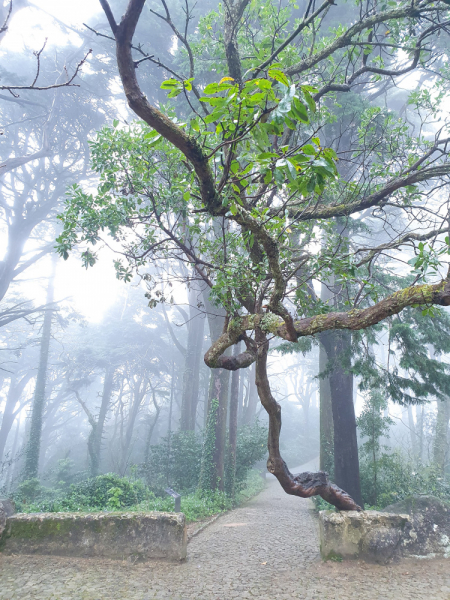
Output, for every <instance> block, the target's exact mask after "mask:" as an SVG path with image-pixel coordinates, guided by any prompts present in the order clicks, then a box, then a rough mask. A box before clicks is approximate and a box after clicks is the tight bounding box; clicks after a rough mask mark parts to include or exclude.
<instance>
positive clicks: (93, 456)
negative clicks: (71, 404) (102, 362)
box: [88, 366, 114, 477]
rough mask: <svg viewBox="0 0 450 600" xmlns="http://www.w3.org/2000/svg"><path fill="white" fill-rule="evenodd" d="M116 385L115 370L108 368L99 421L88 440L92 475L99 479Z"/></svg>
mask: <svg viewBox="0 0 450 600" xmlns="http://www.w3.org/2000/svg"><path fill="white" fill-rule="evenodd" d="M113 385H114V368H113V367H111V366H108V367H107V369H106V371H105V379H104V380H103V392H102V402H101V404H100V411H99V414H98V418H97V420H96V421H95V423H94V422H91V433H90V435H89V440H88V449H89V459H90V473H91V476H92V477H97V475H98V474H99V472H100V459H101V448H102V438H103V430H104V428H105V420H106V415H107V414H108V410H109V405H110V403H111V396H112V391H113Z"/></svg>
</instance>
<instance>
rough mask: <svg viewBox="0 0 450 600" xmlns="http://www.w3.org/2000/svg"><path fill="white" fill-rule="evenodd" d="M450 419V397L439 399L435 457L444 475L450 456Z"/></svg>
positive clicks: (437, 465)
mask: <svg viewBox="0 0 450 600" xmlns="http://www.w3.org/2000/svg"><path fill="white" fill-rule="evenodd" d="M449 420H450V399H449V398H447V399H446V400H438V401H437V416H436V435H435V438H434V448H433V459H434V463H435V465H436V467H437V468H438V469H439V472H440V473H441V474H442V475H443V474H444V473H445V469H446V466H447V462H448V457H449V443H448V423H449Z"/></svg>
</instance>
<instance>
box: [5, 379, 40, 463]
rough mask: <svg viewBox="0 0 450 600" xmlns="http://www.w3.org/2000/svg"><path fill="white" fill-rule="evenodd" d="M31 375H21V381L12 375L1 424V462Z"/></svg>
mask: <svg viewBox="0 0 450 600" xmlns="http://www.w3.org/2000/svg"><path fill="white" fill-rule="evenodd" d="M31 377H32V373H31V372H29V373H27V374H25V375H24V376H23V377H21V378H20V379H19V381H17V379H16V377H15V375H13V376H12V377H11V380H10V384H9V388H8V394H7V396H6V402H5V408H4V411H3V417H2V424H1V426H0V462H1V461H2V458H3V453H4V451H5V446H6V442H7V440H8V435H9V433H10V431H11V427H12V426H13V423H14V419H15V418H16V414H17V412H16V410H15V409H16V405H17V403H18V402H19V400H20V396H21V395H22V394H23V391H24V389H25V387H26V385H27V383H28V382H29V381H30V379H31Z"/></svg>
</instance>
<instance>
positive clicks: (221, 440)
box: [208, 369, 230, 491]
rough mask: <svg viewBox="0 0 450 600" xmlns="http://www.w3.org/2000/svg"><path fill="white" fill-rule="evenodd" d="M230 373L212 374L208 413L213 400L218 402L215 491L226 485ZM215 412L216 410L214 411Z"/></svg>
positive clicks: (213, 486)
mask: <svg viewBox="0 0 450 600" xmlns="http://www.w3.org/2000/svg"><path fill="white" fill-rule="evenodd" d="M229 383H230V371H227V370H226V369H214V371H213V372H212V380H211V388H210V401H209V410H208V413H209V412H210V411H211V409H213V400H215V401H216V402H217V409H216V420H215V436H214V450H213V454H212V459H213V465H214V466H213V476H212V480H211V486H212V488H211V489H213V490H215V489H219V490H221V491H223V490H224V484H225V447H226V432H227V412H228V392H229ZM213 410H214V409H213Z"/></svg>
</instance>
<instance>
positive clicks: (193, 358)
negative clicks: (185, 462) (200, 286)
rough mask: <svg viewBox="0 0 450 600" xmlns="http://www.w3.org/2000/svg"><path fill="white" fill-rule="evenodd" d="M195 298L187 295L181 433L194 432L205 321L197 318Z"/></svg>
mask: <svg viewBox="0 0 450 600" xmlns="http://www.w3.org/2000/svg"><path fill="white" fill-rule="evenodd" d="M196 303H197V296H196V294H195V292H194V291H193V290H191V291H190V293H189V304H190V310H189V317H190V322H189V331H188V342H187V348H186V356H185V363H184V373H183V393H182V398H181V421H180V429H181V431H195V421H196V416H197V406H198V395H199V381H200V360H201V355H202V349H203V335H204V328H205V319H203V318H201V317H200V316H199V312H198V310H197V309H196V307H195V305H196Z"/></svg>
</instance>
